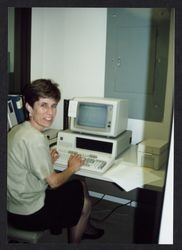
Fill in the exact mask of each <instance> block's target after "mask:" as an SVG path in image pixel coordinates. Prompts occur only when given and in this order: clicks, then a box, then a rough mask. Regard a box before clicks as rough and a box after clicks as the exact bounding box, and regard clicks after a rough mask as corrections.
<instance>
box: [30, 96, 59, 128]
mask: <svg viewBox="0 0 182 250" xmlns="http://www.w3.org/2000/svg"><path fill="white" fill-rule="evenodd" d="M26 108H27V110H28V111H29V117H30V122H31V124H32V126H33V127H35V128H36V129H38V130H39V131H42V130H43V129H44V128H48V127H50V126H51V124H52V122H53V121H54V118H55V116H56V111H57V102H56V101H55V100H54V99H52V98H43V97H41V98H39V100H38V101H36V102H35V103H34V105H33V107H31V106H30V105H29V104H28V103H27V104H26Z"/></svg>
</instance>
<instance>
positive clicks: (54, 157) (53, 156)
mask: <svg viewBox="0 0 182 250" xmlns="http://www.w3.org/2000/svg"><path fill="white" fill-rule="evenodd" d="M50 155H51V159H52V163H54V162H55V161H56V160H57V159H58V158H59V153H58V151H57V150H56V148H53V149H51V150H50Z"/></svg>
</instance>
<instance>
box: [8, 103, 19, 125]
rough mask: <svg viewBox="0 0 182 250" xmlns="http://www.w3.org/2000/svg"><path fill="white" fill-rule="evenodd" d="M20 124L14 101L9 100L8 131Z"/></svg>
mask: <svg viewBox="0 0 182 250" xmlns="http://www.w3.org/2000/svg"><path fill="white" fill-rule="evenodd" d="M16 124H18V122H17V119H16V114H15V110H14V106H13V102H12V100H8V124H7V130H9V129H11V128H12V127H13V126H15V125H16Z"/></svg>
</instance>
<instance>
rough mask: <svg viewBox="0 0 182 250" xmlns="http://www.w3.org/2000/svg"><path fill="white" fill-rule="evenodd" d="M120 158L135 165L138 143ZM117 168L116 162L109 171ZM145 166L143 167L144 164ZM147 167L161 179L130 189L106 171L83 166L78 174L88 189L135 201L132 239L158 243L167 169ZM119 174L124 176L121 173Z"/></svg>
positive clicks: (57, 168)
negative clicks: (93, 171) (96, 172)
mask: <svg viewBox="0 0 182 250" xmlns="http://www.w3.org/2000/svg"><path fill="white" fill-rule="evenodd" d="M119 162H124V163H129V164H134V165H136V164H137V146H136V145H131V147H130V148H129V149H128V150H126V151H125V152H124V153H123V154H122V155H121V156H120V157H119V158H118V159H117V160H116V163H119ZM115 168H117V164H114V165H113V166H112V167H111V169H109V170H108V171H112V170H113V169H115ZM55 169H56V170H58V171H60V170H61V167H60V166H56V165H55ZM142 169H143V170H144V168H142ZM108 171H107V172H108ZM148 171H149V172H151V173H153V174H155V175H156V176H158V177H159V180H157V181H154V182H150V183H148V184H144V185H143V187H142V188H135V189H133V190H131V191H129V192H126V191H124V190H123V189H122V188H121V187H118V186H117V185H115V184H114V183H113V181H112V180H111V179H110V178H108V177H106V176H105V175H98V174H94V173H89V172H85V171H83V170H80V171H78V172H77V173H76V176H81V178H85V181H86V183H87V186H88V190H89V191H94V192H99V193H103V194H107V195H111V196H112V197H113V195H114V197H116V198H118V197H119V198H120V199H125V200H131V201H135V202H136V204H137V205H136V207H133V208H132V209H134V219H133V226H132V229H131V230H132V234H133V241H132V242H129V243H158V235H159V226H160V218H161V207H162V202H163V195H162V190H163V185H164V179H165V169H160V170H153V169H148ZM120 178H122V175H121V176H120ZM121 223H122V222H121ZM118 233H119V232H118Z"/></svg>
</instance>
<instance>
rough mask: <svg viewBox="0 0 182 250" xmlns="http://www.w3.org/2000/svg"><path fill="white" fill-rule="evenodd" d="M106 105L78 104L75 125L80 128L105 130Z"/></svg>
mask: <svg viewBox="0 0 182 250" xmlns="http://www.w3.org/2000/svg"><path fill="white" fill-rule="evenodd" d="M106 123H107V105H104V104H89V103H80V105H79V115H78V120H77V124H78V125H80V126H87V127H94V128H105V126H106Z"/></svg>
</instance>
